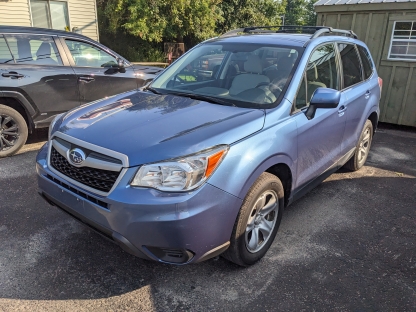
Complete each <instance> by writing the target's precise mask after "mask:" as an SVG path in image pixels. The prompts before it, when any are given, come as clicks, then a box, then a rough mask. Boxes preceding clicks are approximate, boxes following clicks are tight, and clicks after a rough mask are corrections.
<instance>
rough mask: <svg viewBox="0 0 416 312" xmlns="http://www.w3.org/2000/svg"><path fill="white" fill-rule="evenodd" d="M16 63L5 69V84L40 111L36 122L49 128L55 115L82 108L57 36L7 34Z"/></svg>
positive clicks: (12, 62)
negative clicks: (21, 94)
mask: <svg viewBox="0 0 416 312" xmlns="http://www.w3.org/2000/svg"><path fill="white" fill-rule="evenodd" d="M4 38H5V40H6V42H7V44H8V46H9V47H10V50H11V52H12V55H13V60H12V61H10V62H8V63H7V65H5V66H2V68H1V69H2V70H1V72H2V74H1V75H2V85H4V84H3V81H5V80H7V83H6V85H8V84H9V85H13V87H14V88H18V90H17V91H19V92H21V93H23V95H24V96H25V97H26V98H28V99H29V101H31V102H32V104H35V106H36V107H37V109H38V110H39V112H38V114H37V116H36V118H35V119H34V122H35V123H37V124H38V125H41V126H42V125H43V124H44V125H47V124H48V123H49V121H50V120H51V119H52V118H53V116H54V115H56V114H58V113H60V112H66V111H68V110H70V109H72V108H74V107H76V106H78V105H79V96H78V88H77V79H76V76H75V72H74V70H73V69H72V67H71V66H69V64H68V61H67V59H66V57H65V55H62V53H60V51H59V49H58V46H57V44H56V41H55V39H56V37H54V36H49V35H34V34H7V35H4Z"/></svg>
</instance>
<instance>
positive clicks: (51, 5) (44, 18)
mask: <svg viewBox="0 0 416 312" xmlns="http://www.w3.org/2000/svg"><path fill="white" fill-rule="evenodd" d="M30 9H31V11H32V24H33V26H34V27H41V28H53V29H58V30H66V31H69V30H70V26H69V16H68V4H67V2H66V1H49V0H30Z"/></svg>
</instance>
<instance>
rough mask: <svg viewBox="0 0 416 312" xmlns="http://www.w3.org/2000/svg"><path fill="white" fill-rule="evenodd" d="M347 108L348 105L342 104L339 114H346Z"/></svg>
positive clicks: (340, 115)
mask: <svg viewBox="0 0 416 312" xmlns="http://www.w3.org/2000/svg"><path fill="white" fill-rule="evenodd" d="M346 110H347V107H346V106H345V105H341V106H340V107H339V109H338V116H339V117H342V116H344V113H345V111H346Z"/></svg>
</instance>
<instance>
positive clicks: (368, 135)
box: [344, 120, 373, 171]
mask: <svg viewBox="0 0 416 312" xmlns="http://www.w3.org/2000/svg"><path fill="white" fill-rule="evenodd" d="M372 140H373V124H372V123H371V121H370V120H367V121H366V122H365V124H364V128H363V131H362V132H361V135H360V139H359V140H358V144H357V146H356V148H355V153H354V155H353V156H352V157H351V159H350V160H348V161H347V163H346V164H345V165H344V167H345V168H347V169H349V170H351V171H357V170H359V169H361V167H362V166H364V164H365V162H366V160H367V157H368V153H369V152H370V147H371V142H372Z"/></svg>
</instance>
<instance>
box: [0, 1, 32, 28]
mask: <svg viewBox="0 0 416 312" xmlns="http://www.w3.org/2000/svg"><path fill="white" fill-rule="evenodd" d="M0 25H8V26H31V23H30V11H29V2H28V0H13V1H10V0H9V1H7V0H6V1H4V0H3V1H0Z"/></svg>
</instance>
